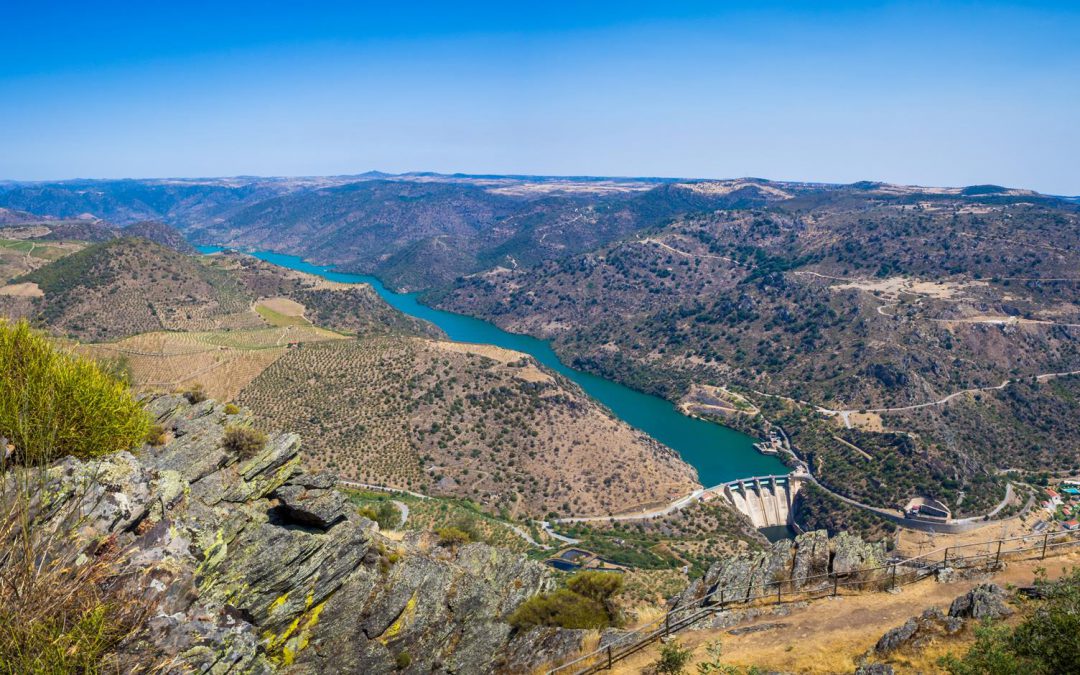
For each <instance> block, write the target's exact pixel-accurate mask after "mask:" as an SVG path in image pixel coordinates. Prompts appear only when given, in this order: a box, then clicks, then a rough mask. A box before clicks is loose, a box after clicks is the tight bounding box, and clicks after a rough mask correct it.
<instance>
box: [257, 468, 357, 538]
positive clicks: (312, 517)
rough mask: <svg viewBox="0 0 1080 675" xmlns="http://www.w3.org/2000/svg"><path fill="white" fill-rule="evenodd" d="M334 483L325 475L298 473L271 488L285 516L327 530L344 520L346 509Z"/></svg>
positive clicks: (345, 503)
mask: <svg viewBox="0 0 1080 675" xmlns="http://www.w3.org/2000/svg"><path fill="white" fill-rule="evenodd" d="M323 485H325V486H326V487H322V486H323ZM333 485H334V479H333V477H332V476H329V475H328V474H319V475H317V476H309V475H308V474H301V475H300V476H298V477H294V478H290V479H289V480H288V481H287V482H286V483H285V485H282V486H281V487H279V488H278V489H276V490H274V492H273V496H274V497H276V498H277V499H278V500H279V501H280V502H281V507H280V508H281V509H282V511H283V513H284V514H285V516H286V517H287V518H290V519H292V520H293V521H295V522H297V523H299V524H301V525H310V526H312V527H317V528H319V529H322V530H326V529H328V528H329V527H330V526H331V525H333V524H334V523H336V522H338V521H339V520H344V519H345V516H346V511H347V509H348V503H347V502H346V500H345V497H344V496H342V494H341V493H340V492H338V491H337V490H334V489H331V488H332V487H333Z"/></svg>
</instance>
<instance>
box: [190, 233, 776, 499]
mask: <svg viewBox="0 0 1080 675" xmlns="http://www.w3.org/2000/svg"><path fill="white" fill-rule="evenodd" d="M199 250H200V251H201V252H202V253H214V252H217V251H221V250H223V249H222V248H220V247H216V246H200V247H199ZM250 255H253V256H255V257H256V258H258V259H260V260H264V261H266V262H268V263H273V264H274V265H279V266H281V267H287V268H289V269H293V270H297V271H300V272H307V273H309V274H316V275H318V276H321V277H323V278H325V279H328V280H330V281H338V282H342V283H364V284H370V285H371V287H372V288H374V289H375V292H376V293H378V294H379V296H380V297H381V298H382V299H383V300H385V301H386V303H387V304H389V305H390V306H392V307H394V308H396V309H398V310H400V311H401V312H404V313H405V314H408V315H410V316H414V317H416V318H418V319H423V320H425V321H430V322H431V323H433V324H435V325H436V326H438V327H439V328H441V329H442V330H443V331H444V332H445V333H446V334H447V335H448V336H449V337H450V339H451V340H454V341H457V342H471V343H475V344H489V345H495V346H497V347H503V348H505V349H513V350H515V351H519V352H524V353H526V354H529V355H530V356H532V357H533V358H535V359H536V360H537V361H539V362H540V363H542V364H544V365H545V366H547V367H548V368H551V369H552V370H554V371H556V372H558V373H559V374H561V375H563V376H565V377H566V378H568V379H570V380H572V381H573V382H575V383H576V384H577V385H578V386H580V387H581V388H582V389H583V390H584V391H585V393H586V394H588V395H589V396H591V397H592V398H593V399H595V400H596V401H598V402H599V403H601V404H602V405H604V406H605V407H607V408H608V409H609V410H611V412H612V413H614V414H615V415H616V416H617V417H619V418H620V419H622V421H624V422H626V423H627V424H629V425H630V426H632V427H635V428H636V429H640V430H641V431H643V432H645V433H646V434H648V435H649V436H652V437H653V438H655V439H656V440H658V441H660V442H661V443H663V444H664V445H666V446H668V447H669V448H672V449H673V450H675V451H676V452H678V453H679V455H680V456H681V457H682V458H683V460H684V461H686V462H687V463H688V464H690V465H691V466H693V467H694V468H696V469H697V472H698V480H700V481H701V483H702V485H704V486H706V487H711V486H713V485H717V484H719V483H726V482H728V481H732V480H735V479H737V478H749V477H751V476H765V475H771V474H786V473H787V472H788V469H787V467H785V466H784V464H783V463H782V462H781V461H780V460H779V459H777V458H775V457H769V456H766V455H762V454H761V453H759V452H758V451H757V450H756V449H754V445H753V444H754V439H753V438H752V437H750V436H747V435H746V434H743V433H740V432H738V431H735V430H734V429H729V428H728V427H725V426H723V425H720V424H716V423H714V422H707V421H705V420H701V419H696V418H693V417H687V416H686V415H683V414H682V413H681V412H679V411H678V410H677V409H676V408H675V406H674V404H672V403H671V402H670V401H667V400H665V399H662V398H660V397H658V396H652V395H649V394H643V393H642V392H639V391H636V390H634V389H630V388H629V387H625V386H623V385H621V384H617V383H615V382H611V381H610V380H605V379H604V378H602V377H598V376H596V375H592V374H589V373H585V372H582V371H580V370H575V369H573V368H570V367H569V366H567V365H565V364H563V362H562V361H560V360H559V357H558V356H556V355H555V352H554V350H552V348H551V346H550V345H549V344H548V343H547V342H546V341H544V340H539V339H537V338H534V337H530V336H528V335H519V334H517V333H509V332H507V331H504V330H502V329H501V328H499V327H498V326H496V325H495V324H493V323H489V322H487V321H484V320H482V319H476V318H473V317H469V316H465V315H463V314H455V313H453V312H446V311H443V310H440V309H434V308H432V307H429V306H427V305H425V304H423V303H421V302H420V301H419V300H418V299H417V294H416V293H394V292H393V291H391V290H389V289H387V288H386V287H385V286H384V285H383V284H382V282H381V281H379V280H378V279H376V278H375V277H372V276H368V275H359V274H344V273H341V272H335V271H333V268H332V267H323V266H319V265H313V264H311V263H309V262H306V261H304V260H303V259H302V258H298V257H296V256H291V255H284V254H281V253H272V252H269V251H256V252H253V253H250Z"/></svg>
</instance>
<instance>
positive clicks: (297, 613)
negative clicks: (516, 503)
mask: <svg viewBox="0 0 1080 675" xmlns="http://www.w3.org/2000/svg"><path fill="white" fill-rule="evenodd" d="M147 409H148V410H149V411H150V413H151V415H152V416H153V417H154V418H155V419H156V421H157V423H158V424H160V425H161V426H162V428H163V429H164V430H165V440H166V442H165V443H164V444H163V445H160V446H157V447H153V446H144V447H142V448H141V449H139V450H138V451H136V452H135V453H128V452H119V453H114V454H111V455H107V456H105V457H103V458H101V459H98V460H92V461H79V460H76V459H73V458H70V457H69V458H66V459H64V460H62V461H60V462H58V463H56V464H54V465H53V466H51V467H49V468H48V469H47V471H46V472H45V475H44V479H43V482H42V485H41V489H40V490H38V491H37V492H36V493H35V499H34V500H33V503H32V504H31V507H30V517H31V521H30V522H31V523H32V524H33V527H40V528H59V527H61V526H63V524H64V522H70V521H68V520H66V519H68V518H71V517H74V518H75V519H76V520H75V522H77V523H78V525H77V527H76V528H75V529H74V537H73V538H72V541H71V542H70V544H68V546H70V547H72V548H75V549H77V550H79V551H81V552H80V553H79V554H78V558H77V563H78V564H85V563H86V562H87V561H89V560H91V559H92V557H93V556H96V555H99V554H100V551H101V550H102V549H103V548H108V549H110V550H121V551H123V555H122V556H121V560H122V561H123V569H122V570H121V573H120V574H118V575H117V577H116V580H115V582H114V583H115V584H116V585H117V586H118V587H119V589H118V590H120V591H122V592H123V593H124V594H125V595H126V596H127V597H135V598H138V599H140V601H141V602H144V603H145V604H146V606H147V607H148V608H149V619H148V621H147V623H146V625H145V629H144V630H143V631H140V632H138V633H136V634H134V635H133V636H131V637H130V638H128V639H127V640H126V641H125V642H124V643H123V644H122V645H121V647H120V649H119V650H118V652H117V653H116V654H114V655H113V657H112V658H113V660H114V661H115V664H114V665H115V666H116V668H117V669H118V670H119V671H122V672H133V671H137V670H138V669H139V668H140V667H143V666H145V664H147V663H161V664H165V666H164V667H163V670H165V671H166V672H192V671H194V672H199V673H226V672H229V673H232V672H245V673H246V672H256V673H268V672H276V671H285V672H295V673H317V672H364V673H389V672H395V671H402V670H404V671H406V672H443V673H476V672H520V671H521V670H525V669H531V668H533V667H535V666H537V665H539V664H542V663H543V662H545V661H547V660H550V659H554V658H559V657H561V656H563V655H565V654H568V653H571V652H574V651H576V650H577V649H579V648H580V647H581V643H582V640H583V639H584V635H585V632H584V631H566V630H557V629H543V628H541V629H533V630H532V631H528V632H525V633H515V632H514V631H513V630H512V628H511V626H510V625H509V624H508V623H507V622H506V617H507V616H508V615H509V614H510V613H511V612H512V611H513V610H514V609H515V608H516V606H517V605H518V604H520V603H521V602H522V601H524V600H525V599H526V598H528V597H529V596H531V595H532V594H534V593H537V592H540V591H544V590H547V589H550V588H551V587H552V586H553V579H552V576H551V573H550V572H549V571H548V569H547V568H545V567H544V566H542V565H540V564H538V563H535V562H531V561H529V560H527V559H526V558H525V557H524V556H521V555H516V554H511V553H508V552H506V551H501V550H498V549H494V548H491V547H489V546H487V545H484V544H469V545H465V546H461V547H460V548H457V549H456V550H455V549H446V548H441V547H439V546H437V545H436V544H435V543H434V542H433V541H432V537H430V536H427V535H411V536H409V537H407V538H406V540H405V541H403V542H400V543H399V542H392V541H390V540H389V539H386V538H385V537H383V536H382V535H381V534H380V533H379V531H378V526H377V525H376V524H375V523H373V522H371V521H369V520H367V519H365V518H363V517H361V516H358V515H357V514H356V513H355V511H354V510H353V509H351V508H349V506H348V503H347V501H346V499H345V498H344V496H343V495H341V494H340V493H339V492H337V491H336V490H335V489H334V485H335V478H333V477H332V476H329V475H326V474H309V473H306V472H305V471H304V470H303V469H302V468H301V465H300V464H301V456H300V454H299V451H300V439H299V437H297V436H296V435H294V434H277V435H273V436H271V437H270V438H269V440H268V441H267V442H266V443H265V445H264V446H263V447H262V448H261V449H260V450H258V451H257V452H254V453H250V454H249V455H247V456H241V455H240V454H238V453H237V452H234V451H232V450H230V449H227V448H226V447H224V444H223V442H222V438H223V436H224V431H225V429H226V428H227V427H228V426H236V425H241V426H242V425H246V424H250V417H248V416H247V415H246V414H245V413H240V414H234V415H230V414H228V413H227V412H226V409H225V407H224V406H223V405H221V404H219V403H217V402H215V401H212V400H209V401H203V402H200V403H195V404H192V403H189V402H188V401H187V400H186V399H185V398H183V397H181V396H172V395H167V396H157V397H154V398H152V399H150V400H148V401H147ZM12 480H13V478H12V477H11V476H10V475H9V477H8V479H7V481H8V482H9V483H10V482H11V481H12ZM10 487H11V486H10V485H7V486H5V488H10ZM13 492H14V491H13V490H10V489H5V491H4V493H3V494H4V495H5V496H7V495H11V494H13ZM4 498H10V497H4ZM105 544H107V547H106V546H105ZM73 557H74V556H73Z"/></svg>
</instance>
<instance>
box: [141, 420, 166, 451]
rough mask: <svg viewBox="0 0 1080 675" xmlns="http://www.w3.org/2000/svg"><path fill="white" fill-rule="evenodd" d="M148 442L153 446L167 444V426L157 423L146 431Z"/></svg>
mask: <svg viewBox="0 0 1080 675" xmlns="http://www.w3.org/2000/svg"><path fill="white" fill-rule="evenodd" d="M146 443H147V444H149V445H153V446H155V447H156V446H160V445H165V427H163V426H161V425H160V424H155V425H153V426H151V427H150V430H149V431H147V432H146Z"/></svg>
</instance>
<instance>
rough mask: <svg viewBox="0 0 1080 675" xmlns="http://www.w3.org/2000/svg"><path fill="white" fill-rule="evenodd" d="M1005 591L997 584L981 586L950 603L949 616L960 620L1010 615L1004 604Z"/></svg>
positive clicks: (1010, 610) (998, 617)
mask: <svg viewBox="0 0 1080 675" xmlns="http://www.w3.org/2000/svg"><path fill="white" fill-rule="evenodd" d="M1005 597H1006V596H1005V589H1003V588H1002V587H1001V586H998V585H997V584H981V585H979V586H976V587H975V588H973V589H971V590H970V591H968V592H967V593H965V594H963V595H961V596H960V597H958V598H956V599H955V600H953V601H952V605H950V606H949V616H952V617H959V618H962V619H977V620H980V621H981V620H983V619H1000V618H1001V617H1004V616H1009V615H1010V614H1012V609H1010V608H1009V606H1008V605H1006V604H1005Z"/></svg>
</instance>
